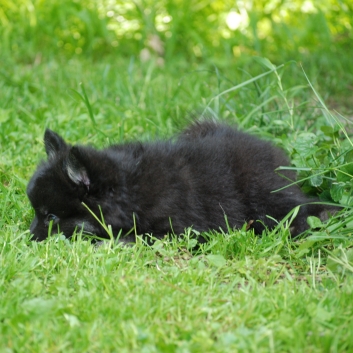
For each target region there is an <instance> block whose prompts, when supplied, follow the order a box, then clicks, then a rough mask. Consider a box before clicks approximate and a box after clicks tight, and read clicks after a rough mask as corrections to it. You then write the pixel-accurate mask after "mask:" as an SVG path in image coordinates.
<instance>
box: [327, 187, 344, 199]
mask: <svg viewBox="0 0 353 353" xmlns="http://www.w3.org/2000/svg"><path fill="white" fill-rule="evenodd" d="M343 192H344V184H343V183H338V184H333V185H332V188H331V190H330V194H331V197H332V200H333V201H335V202H338V201H340V200H341V198H342V196H343Z"/></svg>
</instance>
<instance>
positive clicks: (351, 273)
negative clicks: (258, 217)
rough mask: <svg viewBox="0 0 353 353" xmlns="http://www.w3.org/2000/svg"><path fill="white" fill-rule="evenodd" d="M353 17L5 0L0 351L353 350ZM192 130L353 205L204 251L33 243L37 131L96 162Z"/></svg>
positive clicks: (336, 11) (177, 244) (243, 5)
mask: <svg viewBox="0 0 353 353" xmlns="http://www.w3.org/2000/svg"><path fill="white" fill-rule="evenodd" d="M352 15H353V9H352V5H350V3H349V1H335V0H326V1H320V2H319V1H315V2H314V1H296V0H294V1H253V2H250V1H196V0H189V1H184V0H173V1H169V0H161V1H152V0H151V1H134V2H133V1H118V0H116V1H108V0H106V1H91V0H87V1H66V0H62V1H56V0H51V1H49V0H40V1H39V0H33V1H29V0H16V1H5V0H0V62H1V65H0V230H1V234H0V235H1V236H0V303H1V305H0V352H6V353H12V352H26V353H27V352H68V353H70V352H75V353H76V352H90V353H92V352H97V353H104V352H146V353H147V352H163V353H164V352H177V353H184V352H185V353H186V352H222V353H223V352H256V353H258V352H266V353H267V352H351V351H353V305H352V296H353V252H352V248H353V235H352V233H353V231H352V229H353V214H352V210H351V207H352V195H353V183H352V176H353V145H352V137H351V131H352V128H351V123H350V117H351V116H352V98H351V87H353V66H352V65H353V64H352V59H351V58H352V46H351V42H352V39H353V38H352V28H351V26H352V24H351V18H352ZM236 26H237V27H236ZM235 27H236V28H235ZM156 36H157V37H156ZM158 38H159V39H158ZM253 55H255V56H253ZM264 57H268V58H269V59H270V60H269V59H265V58H264ZM291 59H294V60H300V61H301V62H302V65H303V66H302V67H300V66H299V65H297V64H296V63H295V62H292V61H291V62H288V60H291ZM303 69H304V70H303ZM304 71H305V73H304ZM306 75H307V77H306ZM321 97H322V98H321ZM336 111H339V112H342V113H343V114H344V116H346V117H347V118H344V117H343V116H342V115H340V114H338V113H337V112H336ZM200 115H206V116H210V117H213V118H217V119H221V120H224V121H227V122H229V123H230V124H234V125H238V126H239V128H240V129H243V130H246V131H249V132H250V133H252V134H255V135H257V136H259V137H261V138H264V139H268V140H270V141H272V142H273V143H274V144H276V145H278V146H280V147H282V148H283V149H285V150H286V151H287V152H288V154H289V156H290V158H291V160H292V164H293V166H292V167H290V168H292V169H295V170H297V171H298V175H299V180H300V181H299V184H300V185H301V186H302V187H303V189H304V190H305V191H307V192H308V193H311V194H319V195H320V198H321V199H322V200H323V201H325V202H331V203H332V202H336V203H340V204H342V205H348V206H349V207H348V208H346V209H345V210H344V211H342V213H341V214H338V215H334V216H333V217H332V218H330V219H329V220H328V221H322V220H320V219H318V218H316V217H309V219H308V224H309V227H310V229H309V230H308V231H307V233H306V234H305V235H306V237H302V238H300V239H296V240H292V239H291V238H290V237H289V229H290V222H291V219H292V217H293V216H294V215H295V214H296V213H297V212H298V209H294V210H293V212H292V213H291V214H289V215H288V216H287V218H286V219H284V220H283V221H282V222H280V223H279V224H278V227H277V228H276V229H275V230H273V231H268V232H265V233H264V234H263V235H262V236H261V237H256V236H254V234H253V233H252V232H251V231H247V230H246V225H244V227H243V229H239V230H234V229H229V230H228V231H227V232H226V233H218V232H217V231H216V230H215V231H212V232H209V233H207V234H205V235H204V236H205V237H208V238H209V241H208V242H207V243H205V244H203V245H201V246H197V245H196V242H195V239H193V235H194V234H195V231H194V230H192V229H186V230H185V234H184V235H178V236H171V237H170V238H169V239H164V240H160V241H157V242H155V244H154V245H153V246H147V245H144V244H142V240H138V242H137V244H136V245H134V246H131V247H123V246H122V245H121V244H118V243H117V244H114V243H113V242H108V243H107V244H104V245H103V246H100V247H96V246H94V245H92V244H91V243H90V241H87V240H85V239H81V236H80V235H79V234H78V235H77V236H76V238H77V241H68V240H65V239H64V238H63V237H62V236H57V237H52V238H50V239H48V240H47V241H45V242H42V243H33V242H31V241H30V240H29V236H30V235H29V231H28V228H29V224H30V222H31V219H32V217H33V210H32V209H31V207H30V205H29V202H28V200H27V198H26V195H25V189H26V184H27V181H28V179H29V177H30V176H31V174H32V173H33V171H34V169H35V166H36V165H37V163H38V162H39V161H40V159H41V158H45V153H44V148H43V143H42V138H43V132H44V128H45V127H50V128H51V129H53V130H56V131H58V132H59V133H60V134H61V135H63V137H64V138H65V139H67V140H68V141H70V142H72V143H76V142H79V143H83V144H93V145H95V146H97V147H103V146H106V145H107V144H109V143H114V142H122V141H130V140H136V139H138V140H141V141H147V140H151V139H156V138H169V137H170V136H172V135H173V134H174V133H176V132H177V131H178V130H179V129H180V128H182V127H184V126H185V125H186V124H187V123H188V121H189V120H190V119H191V118H193V117H194V116H196V117H197V116H200ZM249 163H251V160H249ZM278 172H279V173H280V172H281V170H279V171H278ZM103 216H104V215H103ZM106 226H107V230H108V231H109V227H108V225H106Z"/></svg>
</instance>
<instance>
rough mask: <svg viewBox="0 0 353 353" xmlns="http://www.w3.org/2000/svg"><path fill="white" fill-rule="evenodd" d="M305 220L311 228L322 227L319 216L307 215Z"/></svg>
mask: <svg viewBox="0 0 353 353" xmlns="http://www.w3.org/2000/svg"><path fill="white" fill-rule="evenodd" d="M307 222H308V224H309V226H310V228H311V229H316V228H321V227H322V222H321V220H320V218H318V217H315V216H310V217H308V219H307Z"/></svg>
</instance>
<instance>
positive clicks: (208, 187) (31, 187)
mask: <svg viewBox="0 0 353 353" xmlns="http://www.w3.org/2000/svg"><path fill="white" fill-rule="evenodd" d="M44 143H45V150H46V153H47V155H48V160H47V161H45V162H42V163H41V164H40V165H39V167H38V169H37V171H36V172H35V174H34V175H33V177H32V178H31V180H30V182H29V184H28V188H27V194H28V197H29V199H30V201H31V204H32V206H33V207H34V209H35V213H36V215H35V218H34V220H33V222H32V224H31V227H30V231H31V233H32V234H34V239H37V240H43V239H45V238H46V237H47V236H48V228H49V224H50V223H51V224H52V227H53V228H52V233H57V232H58V230H59V231H62V232H63V233H64V234H65V236H67V237H69V236H71V235H72V233H73V232H74V231H75V229H76V230H80V229H81V228H82V227H83V228H84V231H85V232H88V233H92V234H95V235H97V236H100V237H103V238H107V237H108V234H107V233H106V231H105V230H104V229H103V227H102V226H101V225H99V223H98V222H97V221H96V220H95V219H94V217H93V216H92V215H91V214H90V213H89V212H88V210H87V209H86V208H85V207H84V206H83V205H82V202H83V203H85V204H86V205H87V206H88V207H89V208H90V209H91V210H92V211H93V212H94V213H95V214H96V215H98V217H99V218H100V209H101V211H102V215H103V217H104V220H105V223H106V224H107V225H111V227H112V230H113V233H114V235H117V234H118V233H119V231H120V230H122V235H123V236H124V235H125V234H126V233H128V232H129V231H130V230H131V229H132V228H133V227H134V222H135V224H136V230H137V233H138V234H147V233H149V234H153V235H154V236H155V237H157V238H160V237H163V236H164V235H165V234H167V233H168V232H171V226H172V230H173V231H174V232H175V233H176V234H179V233H182V232H183V231H184V229H185V228H187V227H190V226H192V227H193V228H194V229H196V230H198V231H207V230H210V229H216V230H217V229H220V228H222V229H225V230H226V221H225V215H226V216H227V220H228V224H229V225H230V226H232V227H238V228H239V227H242V226H243V225H244V224H245V223H246V222H247V223H248V224H249V226H251V227H252V228H254V230H255V232H256V233H258V234H260V233H261V232H262V231H263V230H264V227H265V226H266V227H268V228H272V227H273V226H274V225H275V222H274V221H273V220H271V219H270V218H269V217H268V216H271V217H272V218H274V219H276V220H281V219H282V218H283V217H285V216H286V215H287V214H288V213H289V212H290V211H291V210H292V209H293V208H294V207H295V206H297V205H301V204H306V203H308V202H311V201H313V200H312V199H309V198H307V197H306V196H305V195H304V194H303V193H302V192H301V190H300V189H299V188H298V187H297V186H290V187H287V188H285V189H283V190H281V191H278V192H272V191H274V190H277V189H280V188H282V187H284V186H286V185H288V184H289V183H290V182H289V181H288V180H287V179H286V178H283V177H282V176H279V175H278V174H277V173H276V172H275V169H276V168H278V167H279V166H286V165H288V164H289V162H288V159H287V157H286V156H285V155H284V153H283V152H282V151H281V150H280V149H278V148H276V147H274V146H272V145H271V144H270V143H269V142H265V141H262V140H259V139H257V138H255V137H253V136H251V135H248V134H245V133H242V132H239V131H237V130H235V129H233V128H231V127H229V126H227V125H221V124H218V123H215V122H212V121H205V122H196V123H194V124H193V125H191V126H190V127H188V128H187V129H186V130H185V131H184V132H183V133H181V134H180V135H179V136H178V137H177V139H176V140H175V141H172V140H170V141H158V142H153V143H145V144H141V143H129V144H121V145H113V146H111V147H108V148H106V149H104V150H100V151H98V150H96V149H93V148H91V147H84V146H71V145H68V144H66V143H65V141H64V140H63V139H62V138H61V137H60V136H59V135H57V134H56V133H55V132H53V131H51V130H46V132H45V135H44ZM283 174H285V175H286V177H287V178H288V179H291V180H294V179H295V175H294V174H293V173H292V172H289V171H288V172H284V173H283ZM314 201H315V200H314ZM323 211H324V208H323V207H322V206H321V205H303V206H302V207H301V208H300V211H299V214H298V216H297V217H296V219H295V220H294V222H293V223H292V228H291V231H292V235H294V236H295V235H297V234H299V233H301V232H303V231H304V230H305V229H306V228H307V223H306V218H307V216H309V215H316V216H321V215H322V214H323ZM133 238H134V237H133V236H132V235H129V236H127V237H126V238H125V240H126V241H132V240H133ZM123 240H124V238H123Z"/></svg>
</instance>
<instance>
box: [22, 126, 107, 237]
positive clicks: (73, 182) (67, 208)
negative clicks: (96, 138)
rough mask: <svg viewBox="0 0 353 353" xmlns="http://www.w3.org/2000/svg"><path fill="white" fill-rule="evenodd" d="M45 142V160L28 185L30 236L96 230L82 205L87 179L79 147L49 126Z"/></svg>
mask: <svg viewBox="0 0 353 353" xmlns="http://www.w3.org/2000/svg"><path fill="white" fill-rule="evenodd" d="M44 145H45V150H46V153H47V156H48V160H47V161H45V162H42V163H41V164H40V165H39V167H38V169H37V171H36V172H35V173H34V175H33V177H32V178H31V180H30V181H29V184H28V187H27V195H28V198H29V200H30V202H31V204H32V206H33V208H34V210H35V217H34V220H33V222H32V224H31V227H30V231H31V234H33V235H34V237H33V239H35V240H43V239H45V238H47V237H48V234H49V233H51V234H55V233H58V232H63V233H64V234H65V235H66V236H71V235H72V233H73V232H74V231H75V230H78V231H79V230H81V229H84V230H85V231H86V232H93V233H95V234H97V233H99V231H100V227H98V226H97V224H96V222H95V221H94V218H93V217H92V216H91V215H90V213H89V212H88V211H87V209H86V208H85V207H84V206H83V205H82V201H84V198H85V197H86V196H87V194H88V192H89V189H90V179H89V177H88V174H87V171H86V168H85V167H84V166H83V164H82V162H81V159H82V158H81V157H82V153H83V152H82V151H81V150H80V147H76V146H74V147H72V146H70V145H68V144H67V143H65V141H64V140H63V139H62V138H61V137H60V136H59V135H58V134H56V133H55V132H53V131H51V130H49V129H47V130H46V131H45V135H44ZM97 230H98V232H97ZM97 235H98V234H97Z"/></svg>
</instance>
